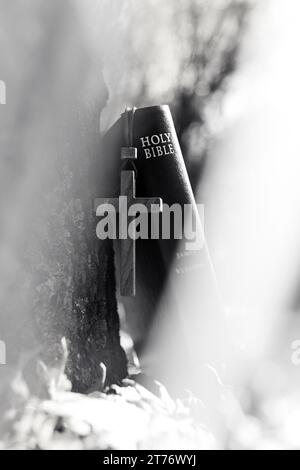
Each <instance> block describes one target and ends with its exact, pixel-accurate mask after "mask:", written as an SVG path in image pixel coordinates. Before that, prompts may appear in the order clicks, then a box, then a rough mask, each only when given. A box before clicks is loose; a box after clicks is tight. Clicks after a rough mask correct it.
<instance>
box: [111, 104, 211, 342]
mask: <svg viewBox="0 0 300 470" xmlns="http://www.w3.org/2000/svg"><path fill="white" fill-rule="evenodd" d="M104 146H105V152H106V155H107V159H108V165H109V168H108V169H107V177H106V178H104V180H106V182H108V183H109V185H111V182H112V178H113V184H114V189H113V194H112V187H110V189H109V193H108V192H107V193H106V194H104V195H103V196H104V197H111V196H112V195H114V196H118V195H119V194H120V185H119V178H120V170H121V169H122V168H123V169H133V170H134V171H135V173H136V182H137V197H143V198H144V197H149V198H150V197H160V198H161V199H162V201H163V203H164V204H166V205H168V206H169V207H171V206H172V205H173V204H179V205H180V206H181V207H182V211H183V213H184V206H185V205H188V206H189V208H190V209H191V211H192V219H193V220H192V221H193V228H194V229H195V228H196V227H197V230H198V237H199V235H200V238H201V249H200V250H198V249H197V250H194V249H192V250H190V249H187V248H186V247H187V245H186V243H188V242H189V241H190V240H187V239H183V240H182V241H180V240H177V239H174V236H173V235H174V220H173V226H172V227H171V237H170V239H162V236H161V235H162V234H161V233H160V238H159V240H151V239H149V240H138V241H137V250H136V261H137V271H136V279H137V289H136V297H135V298H124V299H122V301H123V302H124V304H125V305H126V307H127V312H129V315H130V317H132V318H133V321H132V322H131V323H132V325H133V328H132V329H133V335H134V339H135V340H136V341H137V342H140V343H141V345H143V343H144V340H145V338H146V337H147V334H148V332H149V327H150V326H151V324H152V321H153V318H154V317H155V312H156V310H157V308H158V305H159V302H160V299H161V296H162V294H163V293H164V288H165V286H166V285H167V282H168V281H169V280H170V279H171V284H170V285H169V286H168V288H171V289H173V290H174V298H176V290H177V289H176V284H177V282H178V283H182V282H184V283H186V284H189V283H190V284H191V290H190V292H188V293H187V295H188V296H189V299H180V298H179V299H178V302H177V306H178V310H179V311H180V310H183V309H185V308H186V305H187V302H189V303H190V304H192V303H193V299H195V298H196V297H197V296H199V295H200V296H201V294H202V293H205V295H206V294H207V292H208V291H210V295H209V298H210V301H211V299H213V302H214V301H216V303H217V302H218V300H217V297H218V292H217V287H216V283H215V276H214V272H213V268H212V264H211V261H210V257H209V253H208V250H207V248H206V244H205V243H202V242H203V229H202V226H201V222H200V218H199V214H198V210H197V206H196V203H195V198H194V195H193V192H192V188H191V185H190V182H189V178H188V174H187V171H186V167H185V163H184V159H183V156H182V152H181V149H180V145H179V142H178V138H177V135H176V131H175V127H174V123H173V119H172V116H171V113H170V109H169V107H168V106H166V105H163V106H152V107H147V108H141V109H136V110H131V111H126V112H125V113H124V114H123V115H122V116H121V118H120V119H119V120H118V121H117V122H116V123H115V125H114V126H113V127H112V128H111V129H110V130H109V132H108V133H107V135H106V137H105V139H104ZM122 147H135V148H136V149H137V160H136V161H135V162H131V161H128V162H127V163H126V162H125V163H124V162H121V160H120V152H121V148H122ZM118 157H119V163H118V165H119V167H118V169H117V167H116V162H117V161H118ZM103 187H105V181H103ZM164 210H165V208H164ZM162 217H163V214H162V215H160V218H162ZM177 223H178V221H177ZM183 229H184V227H183ZM117 271H118V270H117ZM183 278H184V281H183ZM196 278H197V279H198V280H199V285H198V287H197V290H196V291H195V286H194V281H195V279H196ZM170 286H171V287H170ZM183 300H184V301H183ZM199 314H201V312H199Z"/></svg>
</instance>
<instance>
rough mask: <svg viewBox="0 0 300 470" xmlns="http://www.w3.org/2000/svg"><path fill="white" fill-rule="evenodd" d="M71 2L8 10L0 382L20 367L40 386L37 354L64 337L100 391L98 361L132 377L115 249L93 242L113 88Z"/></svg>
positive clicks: (84, 385)
mask: <svg viewBox="0 0 300 470" xmlns="http://www.w3.org/2000/svg"><path fill="white" fill-rule="evenodd" d="M75 5H76V2H69V1H64V2H60V1H58V0H54V1H52V2H45V1H42V0H30V1H29V2H26V3H25V2H22V1H19V0H17V1H16V2H14V4H7V3H5V5H2V7H1V11H2V12H3V16H2V17H1V19H0V23H1V27H2V29H3V37H4V42H3V46H4V47H3V51H2V60H1V73H0V75H1V79H3V80H5V81H6V84H7V105H5V106H2V107H1V110H0V111H1V112H0V132H1V142H0V147H1V149H0V151H1V162H0V165H1V171H0V209H1V215H2V220H1V231H2V233H1V243H0V286H1V287H0V309H1V316H0V340H2V341H5V343H6V346H7V366H5V367H0V378H1V381H0V389H1V387H3V386H5V383H6V380H8V381H9V380H10V377H11V374H13V372H14V370H15V369H16V368H17V369H20V368H23V369H24V370H25V373H26V374H27V375H28V376H29V377H32V383H35V384H37V380H36V358H41V359H43V360H44V361H45V362H47V363H49V364H50V365H53V366H54V365H57V363H58V364H59V362H60V360H61V356H62V349H61V345H60V344H61V339H62V337H65V338H66V340H67V344H68V349H69V359H68V364H67V373H68V376H69V377H70V379H71V380H72V383H73V389H74V390H78V391H83V392H85V391H89V390H93V389H97V388H98V389H99V383H102V382H103V365H101V363H103V364H104V365H105V367H106V369H107V379H106V382H107V383H109V382H112V381H114V382H115V381H118V380H120V379H121V378H123V377H124V376H125V375H126V361H125V355H124V353H123V351H122V349H121V347H120V341H119V320H118V314H117V305H116V300H115V275H114V264H113V250H112V246H111V245H110V244H107V243H101V242H99V241H98V240H97V238H96V234H95V229H96V222H97V221H96V218H95V215H94V214H93V199H94V197H99V196H101V184H102V181H101V169H102V168H103V165H104V164H105V155H103V154H101V150H100V144H101V142H100V135H99V119H100V115H101V112H102V110H103V109H104V107H105V106H106V103H107V99H108V94H107V90H106V86H105V84H104V80H103V76H102V68H101V57H98V56H95V55H93V53H94V51H91V49H90V44H89V41H88V40H87V37H86V36H87V32H86V31H85V29H84V27H83V25H82V20H81V16H80V15H78V12H77V10H76V7H75ZM12 29H13V30H14V31H15V33H14V34H13V35H12V34H11V33H10V32H11V30H12ZM5 38H10V41H9V43H7V44H6V43H5ZM0 392H1V390H0Z"/></svg>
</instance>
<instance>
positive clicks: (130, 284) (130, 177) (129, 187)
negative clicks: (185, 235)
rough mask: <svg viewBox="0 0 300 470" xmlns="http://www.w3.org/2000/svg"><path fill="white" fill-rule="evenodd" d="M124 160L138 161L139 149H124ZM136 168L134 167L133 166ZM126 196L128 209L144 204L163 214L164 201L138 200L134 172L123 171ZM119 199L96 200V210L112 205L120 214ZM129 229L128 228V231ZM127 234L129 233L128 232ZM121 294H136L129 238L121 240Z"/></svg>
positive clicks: (132, 243)
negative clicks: (133, 205) (100, 206)
mask: <svg viewBox="0 0 300 470" xmlns="http://www.w3.org/2000/svg"><path fill="white" fill-rule="evenodd" d="M121 159H122V160H133V161H134V160H136V159H137V149H136V148H134V147H124V148H122V153H121ZM133 166H134V165H133ZM120 196H126V197H127V201H128V207H130V206H131V205H132V204H143V205H144V206H145V207H146V208H147V211H148V212H152V210H153V206H155V212H157V207H159V212H162V199H161V198H159V197H153V198H137V197H136V174H135V172H134V171H133V170H123V171H121V194H120ZM119 199H120V198H119V197H118V198H107V199H103V198H102V199H96V200H95V210H97V207H98V206H99V205H101V204H111V205H112V206H113V207H114V209H115V211H116V212H119ZM127 228H128V227H126V229H127ZM126 233H128V232H127V231H126ZM120 292H121V295H122V296H131V297H134V296H135V294H136V243H135V240H133V239H132V238H130V237H129V236H127V237H126V238H125V239H123V238H121V239H120Z"/></svg>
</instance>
